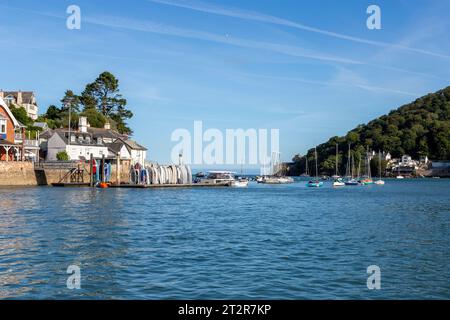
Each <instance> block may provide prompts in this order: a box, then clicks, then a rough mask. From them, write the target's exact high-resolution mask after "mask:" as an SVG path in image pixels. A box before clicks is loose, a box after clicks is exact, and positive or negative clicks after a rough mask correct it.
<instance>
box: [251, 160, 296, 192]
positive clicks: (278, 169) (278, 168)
mask: <svg viewBox="0 0 450 320" xmlns="http://www.w3.org/2000/svg"><path fill="white" fill-rule="evenodd" d="M285 171H286V170H285V168H284V167H283V165H282V163H281V159H280V153H279V152H272V160H271V169H270V172H269V174H264V175H263V177H262V178H261V180H260V181H258V182H259V183H266V184H286V183H293V182H294V179H293V178H292V177H288V176H286V172H285Z"/></svg>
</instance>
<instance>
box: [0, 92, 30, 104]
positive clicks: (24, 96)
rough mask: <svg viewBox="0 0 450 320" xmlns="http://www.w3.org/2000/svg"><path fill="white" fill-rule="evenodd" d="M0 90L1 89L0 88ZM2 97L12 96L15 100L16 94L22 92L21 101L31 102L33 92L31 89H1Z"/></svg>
mask: <svg viewBox="0 0 450 320" xmlns="http://www.w3.org/2000/svg"><path fill="white" fill-rule="evenodd" d="M0 91H2V90H0ZM2 92H3V95H4V97H7V96H13V97H14V98H15V99H16V101H17V95H18V94H19V92H21V93H22V103H27V104H33V103H34V101H33V98H34V92H33V91H2Z"/></svg>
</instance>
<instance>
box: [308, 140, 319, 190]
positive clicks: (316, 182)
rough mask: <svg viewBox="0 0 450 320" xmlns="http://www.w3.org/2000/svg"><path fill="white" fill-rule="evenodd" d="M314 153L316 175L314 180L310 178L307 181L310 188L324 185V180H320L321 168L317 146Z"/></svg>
mask: <svg viewBox="0 0 450 320" xmlns="http://www.w3.org/2000/svg"><path fill="white" fill-rule="evenodd" d="M314 155H315V158H316V177H315V179H314V180H310V181H309V182H308V183H307V186H308V187H310V188H319V187H321V186H323V182H322V181H319V168H318V166H317V149H316V148H314Z"/></svg>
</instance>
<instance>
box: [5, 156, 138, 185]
mask: <svg viewBox="0 0 450 320" xmlns="http://www.w3.org/2000/svg"><path fill="white" fill-rule="evenodd" d="M129 165H130V164H129V162H126V161H124V162H123V163H122V165H121V166H120V181H121V182H128V181H129V170H130V168H129ZM84 169H85V174H84V182H89V168H87V167H86V166H85V167H84ZM111 169H112V170H111V171H112V172H111V182H113V183H116V182H117V174H116V171H117V167H116V165H113V166H112V168H111ZM68 170H69V169H68V167H64V166H54V167H41V168H39V167H35V165H34V164H33V163H32V162H22V161H8V162H6V161H0V186H45V185H50V184H52V183H58V182H60V181H61V179H62V178H63V177H64V175H65V174H66V173H67V172H68Z"/></svg>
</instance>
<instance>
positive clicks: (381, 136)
mask: <svg viewBox="0 0 450 320" xmlns="http://www.w3.org/2000/svg"><path fill="white" fill-rule="evenodd" d="M336 143H337V144H338V145H339V150H340V154H339V161H340V170H345V164H346V162H347V152H348V145H351V154H352V155H353V156H354V157H355V161H357V162H358V161H359V159H360V158H361V157H364V154H365V151H366V148H369V149H370V150H374V151H376V152H378V151H381V152H383V151H384V152H390V153H391V155H392V157H396V158H398V157H401V156H402V155H404V154H408V155H410V156H412V157H413V158H416V159H417V158H419V157H421V156H428V158H430V159H434V160H449V159H450V87H447V88H445V89H442V90H439V91H437V92H435V93H431V94H428V95H426V96H423V97H421V98H418V99H416V100H415V101H413V102H411V103H409V104H406V105H404V106H402V107H400V108H398V109H396V110H393V111H391V112H390V113H389V114H387V115H383V116H381V117H379V118H377V119H374V120H372V121H370V122H369V123H367V124H365V125H359V126H357V127H356V128H354V129H353V130H350V131H349V132H348V133H347V134H346V135H345V136H343V137H332V138H330V139H329V140H328V141H327V142H325V143H323V144H320V145H318V146H317V154H318V162H319V170H320V171H321V173H326V174H332V172H333V170H334V169H333V168H334V167H333V168H332V167H331V162H333V163H334V158H335V147H336ZM307 159H308V161H309V162H308V165H309V167H310V168H312V165H314V149H311V150H309V151H308V153H307ZM293 161H294V162H295V169H296V170H295V171H297V172H296V173H302V172H304V171H305V161H306V158H305V156H303V157H302V156H300V155H296V156H294V159H293ZM372 165H373V166H374V167H376V166H377V165H378V164H377V163H376V162H374V163H373V164H372ZM382 166H383V164H382ZM341 173H342V171H341Z"/></svg>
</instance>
